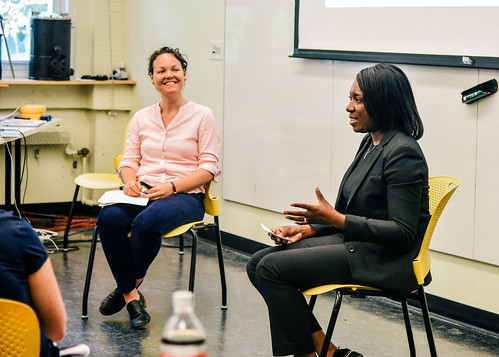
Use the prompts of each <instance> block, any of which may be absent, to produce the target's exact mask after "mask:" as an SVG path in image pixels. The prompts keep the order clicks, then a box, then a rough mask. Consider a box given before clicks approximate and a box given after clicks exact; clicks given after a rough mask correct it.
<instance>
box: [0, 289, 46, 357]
mask: <svg viewBox="0 0 499 357" xmlns="http://www.w3.org/2000/svg"><path fill="white" fill-rule="evenodd" d="M0 341H1V343H0V345H1V350H0V354H1V355H2V356H39V355H40V324H39V323H38V317H37V316H36V313H35V311H34V310H33V309H32V308H31V307H30V306H29V305H26V304H24V303H22V302H18V301H14V300H9V299H2V298H0Z"/></svg>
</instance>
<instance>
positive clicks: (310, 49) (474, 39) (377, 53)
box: [293, 0, 499, 69]
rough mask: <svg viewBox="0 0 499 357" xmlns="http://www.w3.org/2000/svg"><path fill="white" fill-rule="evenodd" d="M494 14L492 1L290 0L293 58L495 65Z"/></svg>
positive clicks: (498, 50)
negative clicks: (293, 26)
mask: <svg viewBox="0 0 499 357" xmlns="http://www.w3.org/2000/svg"><path fill="white" fill-rule="evenodd" d="M401 4H402V5H401ZM469 4H471V5H472V6H470V5H469ZM498 18H499V1H497V0H488V1H487V0H481V1H480V0H474V1H467V2H465V1H459V0H433V1H428V0H407V1H400V0H399V1H394V0H370V1H366V0H306V1H300V0H295V46H294V47H295V48H294V53H293V57H301V58H316V59H337V60H348V61H370V62H392V63H405V64H421V65H438V66H451V67H470V68H491V69H498V68H499V41H496V40H495V38H496V37H497V34H499V21H497V19H498Z"/></svg>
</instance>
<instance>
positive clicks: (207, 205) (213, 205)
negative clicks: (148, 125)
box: [66, 122, 227, 319]
mask: <svg viewBox="0 0 499 357" xmlns="http://www.w3.org/2000/svg"><path fill="white" fill-rule="evenodd" d="M129 126H130V122H128V126H127V130H126V132H125V145H124V147H123V152H122V153H121V154H120V155H116V156H115V157H114V166H115V168H116V170H118V166H119V164H120V162H121V159H122V158H123V155H124V154H125V150H126V142H127V138H128V127H129ZM120 182H121V181H120ZM212 182H213V181H210V182H209V183H208V184H207V185H206V186H205V196H204V201H203V203H204V210H205V212H206V213H207V214H208V215H210V216H212V217H213V223H206V221H204V220H203V221H196V222H191V223H187V224H184V225H182V226H180V227H177V228H175V229H173V230H172V231H170V232H168V233H166V234H164V235H163V236H162V237H163V238H172V237H179V243H180V244H179V254H181V255H182V254H184V243H183V242H184V240H183V234H184V233H187V232H190V233H191V235H192V250H191V267H190V273H189V290H190V291H192V292H194V280H195V271H196V253H197V242H198V235H197V231H198V230H210V229H213V230H214V231H215V241H216V243H217V255H218V266H219V270H220V283H221V286H222V309H223V310H225V309H227V283H226V279H225V267H224V261H223V252H222V235H221V233H220V224H219V215H220V209H219V205H218V198H217V197H214V196H213V195H212V194H211V184H212ZM66 229H67V228H66ZM96 244H97V228H94V233H93V236H92V244H91V246H90V254H89V257H88V266H87V275H86V278H85V287H84V288H83V301H82V308H81V318H82V319H86V318H88V314H87V313H88V293H89V290H90V282H91V279H92V270H93V265H94V260H95V249H96Z"/></svg>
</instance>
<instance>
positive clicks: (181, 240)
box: [178, 234, 184, 255]
mask: <svg viewBox="0 0 499 357" xmlns="http://www.w3.org/2000/svg"><path fill="white" fill-rule="evenodd" d="M178 254H179V255H183V254H184V235H183V234H181V235H179V236H178Z"/></svg>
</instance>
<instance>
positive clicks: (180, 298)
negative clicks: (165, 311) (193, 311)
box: [172, 290, 193, 308]
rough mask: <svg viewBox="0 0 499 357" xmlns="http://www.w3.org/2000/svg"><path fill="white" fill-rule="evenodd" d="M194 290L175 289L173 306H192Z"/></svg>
mask: <svg viewBox="0 0 499 357" xmlns="http://www.w3.org/2000/svg"><path fill="white" fill-rule="evenodd" d="M192 298H193V296H192V292H190V291H187V290H180V291H175V292H174V293H173V294H172V300H173V306H174V307H175V308H186V307H190V306H192V300H193V299H192Z"/></svg>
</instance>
